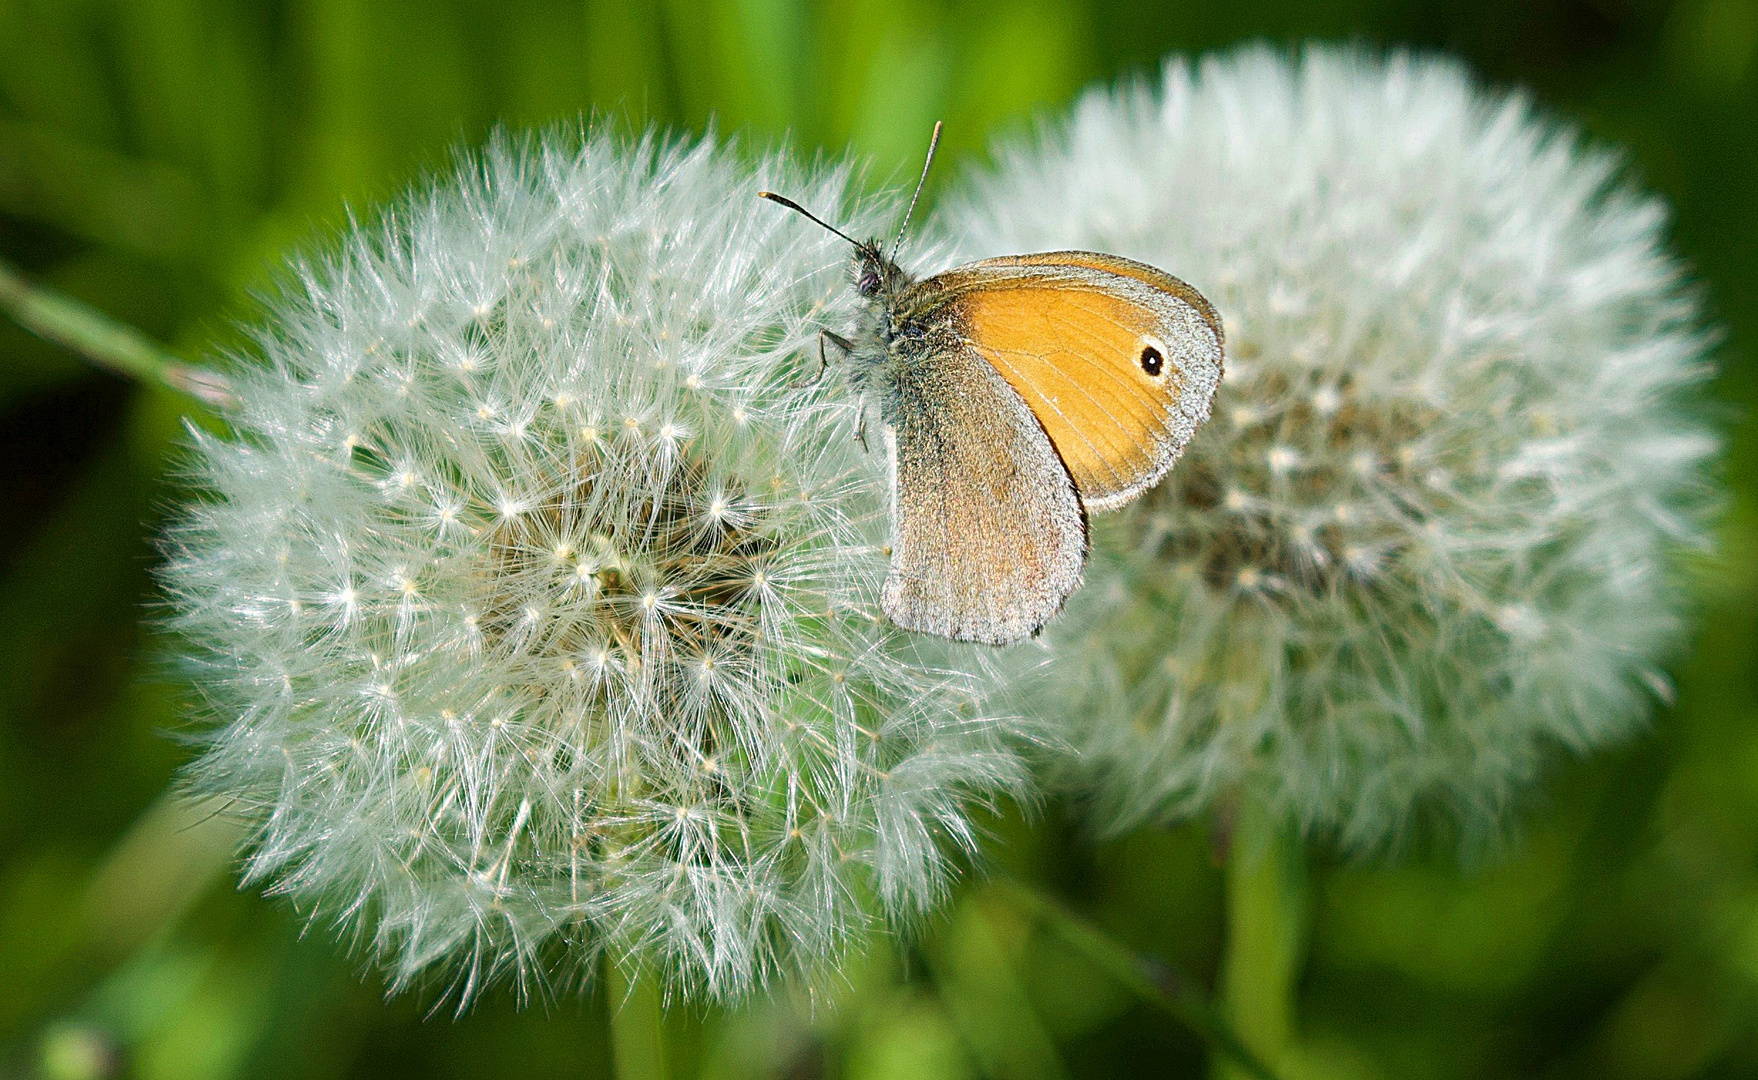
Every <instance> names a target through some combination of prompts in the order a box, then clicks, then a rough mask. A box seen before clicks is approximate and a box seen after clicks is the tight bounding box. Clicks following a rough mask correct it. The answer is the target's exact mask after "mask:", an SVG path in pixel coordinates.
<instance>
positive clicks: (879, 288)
mask: <svg viewBox="0 0 1758 1080" xmlns="http://www.w3.org/2000/svg"><path fill="white" fill-rule="evenodd" d="M940 127H941V125H940V124H939V123H938V122H936V123H935V125H934V135H933V137H932V138H930V139H929V140H928V159H927V160H926V161H924V162H923V163H922V178H921V179H920V180H918V181H916V191H915V194H913V195H911V196H910V205H909V209H908V210H905V211H904V215H903V223H902V224H901V225H899V226H898V229H897V240H896V241H895V242H893V243H892V245H891V248H892V251H894V252H895V251H897V250H898V249H899V248H901V247H902V246H903V237H904V232H905V231H906V230H907V229H908V228H909V222H910V218H911V217H912V216H913V215H914V214H915V212H916V202H917V200H919V199H920V198H921V197H922V186H923V185H924V184H926V183H927V182H928V169H929V168H930V167H931V166H932V165H933V164H934V150H935V148H936V147H938V146H939V145H940ZM757 194H758V195H759V196H760V197H762V198H765V199H768V200H769V201H770V202H774V203H780V204H781V205H782V206H785V207H787V208H788V209H789V210H792V211H794V212H796V213H798V214H801V215H803V216H805V217H806V219H807V220H809V221H812V222H815V223H816V224H818V225H820V226H822V227H824V228H825V229H828V230H829V231H830V232H833V233H835V234H836V235H837V236H840V237H842V238H843V239H844V240H847V241H848V242H849V243H851V244H853V245H854V247H855V265H854V282H855V291H856V292H857V293H859V294H860V295H861V299H863V300H878V299H880V298H882V297H885V296H889V295H892V294H895V293H897V292H898V291H900V290H901V289H902V288H903V287H904V286H906V285H908V284H909V283H910V276H909V275H908V274H906V273H904V271H903V268H902V267H900V266H898V265H897V260H895V259H893V258H891V257H890V256H888V255H886V254H885V249H884V248H883V247H881V246H880V243H879V241H877V240H869V241H867V242H866V243H864V244H863V243H861V242H860V241H859V240H856V239H855V238H854V237H852V236H850V235H849V234H848V233H845V232H843V231H842V230H841V229H839V228H837V227H836V226H834V225H832V224H830V223H829V222H827V221H825V220H824V219H822V218H820V217H819V216H818V215H816V214H814V213H812V212H811V211H810V210H807V209H806V208H805V207H803V206H801V205H800V204H799V203H797V202H794V201H793V200H792V199H789V198H786V197H785V196H781V195H777V194H776V193H775V192H773V191H759V192H758V193H757Z"/></svg>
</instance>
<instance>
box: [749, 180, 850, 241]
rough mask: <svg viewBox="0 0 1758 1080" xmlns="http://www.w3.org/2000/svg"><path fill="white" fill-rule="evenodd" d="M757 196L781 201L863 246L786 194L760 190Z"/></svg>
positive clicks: (809, 218) (791, 208)
mask: <svg viewBox="0 0 1758 1080" xmlns="http://www.w3.org/2000/svg"><path fill="white" fill-rule="evenodd" d="M757 197H758V198H759V199H768V200H769V201H770V202H773V203H780V204H781V205H783V206H785V207H787V208H788V209H789V210H792V211H793V212H794V213H796V214H801V215H803V216H804V217H805V218H806V220H808V221H811V222H813V223H814V224H816V225H820V226H822V227H824V228H826V229H829V230H830V231H831V232H833V233H835V234H836V235H838V236H840V237H842V238H843V239H844V240H847V241H848V242H849V243H851V244H853V245H854V246H856V247H860V246H861V242H860V241H859V240H856V239H855V238H854V237H852V236H850V235H849V234H848V233H845V232H843V231H842V230H841V229H839V228H837V227H836V226H835V225H832V224H830V223H829V222H827V221H825V220H824V219H823V218H820V217H819V216H818V215H817V214H814V213H812V211H810V210H808V209H806V208H805V207H803V206H801V205H800V204H799V203H797V202H794V201H793V200H792V199H790V198H788V197H787V196H786V195H777V194H776V193H775V192H773V191H759V192H758V193H757Z"/></svg>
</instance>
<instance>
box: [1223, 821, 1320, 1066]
mask: <svg viewBox="0 0 1758 1080" xmlns="http://www.w3.org/2000/svg"><path fill="white" fill-rule="evenodd" d="M1226 948H1227V951H1226V955H1225V958H1224V959H1223V961H1222V966H1221V1000H1222V1007H1223V1009H1225V1011H1226V1014H1227V1017H1228V1019H1229V1020H1230V1021H1231V1022H1232V1024H1233V1029H1234V1030H1235V1031H1237V1032H1238V1033H1239V1036H1240V1037H1241V1038H1242V1039H1244V1040H1245V1042H1246V1044H1247V1045H1248V1046H1249V1047H1250V1048H1251V1050H1252V1051H1253V1052H1254V1053H1255V1054H1257V1055H1258V1056H1259V1057H1261V1058H1262V1059H1263V1060H1266V1061H1269V1062H1273V1063H1278V1064H1280V1063H1283V1062H1285V1061H1286V1059H1287V1058H1288V1057H1289V1055H1290V1054H1291V1053H1292V1052H1293V1051H1294V1049H1295V1016H1294V987H1295V983H1296V982H1297V981H1298V979H1299V976H1300V969H1301V965H1302V963H1303V962H1304V960H1305V951H1306V868H1305V865H1304V862H1303V860H1302V858H1301V851H1300V845H1299V843H1298V842H1297V841H1296V840H1295V839H1294V838H1292V837H1290V836H1288V835H1287V834H1286V829H1285V828H1284V827H1283V826H1282V825H1281V824H1280V823H1278V822H1276V821H1274V820H1273V819H1272V818H1271V816H1270V814H1269V812H1268V811H1267V810H1266V809H1264V808H1263V807H1262V806H1260V805H1258V804H1257V803H1256V802H1255V801H1253V800H1247V801H1246V802H1245V803H1244V804H1243V805H1242V806H1241V807H1240V812H1239V818H1238V820H1237V821H1236V822H1235V824H1234V828H1233V835H1232V839H1231V850H1230V852H1229V853H1228V856H1227V944H1226ZM1214 1075H1215V1076H1216V1078H1217V1080H1238V1078H1239V1077H1241V1076H1244V1075H1246V1074H1245V1073H1243V1072H1241V1071H1240V1070H1239V1069H1238V1068H1237V1067H1235V1065H1234V1064H1233V1063H1232V1062H1228V1061H1221V1060H1217V1061H1216V1062H1215V1067H1214Z"/></svg>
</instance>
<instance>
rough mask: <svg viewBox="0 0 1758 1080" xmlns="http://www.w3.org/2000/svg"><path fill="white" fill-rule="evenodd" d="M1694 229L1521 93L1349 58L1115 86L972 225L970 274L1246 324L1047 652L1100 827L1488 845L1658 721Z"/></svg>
mask: <svg viewBox="0 0 1758 1080" xmlns="http://www.w3.org/2000/svg"><path fill="white" fill-rule="evenodd" d="M1665 217H1666V215H1665V213H1664V212H1663V210H1662V208H1661V207H1660V206H1659V205H1657V203H1656V202H1655V201H1654V200H1652V199H1650V198H1647V197H1644V196H1641V195H1639V194H1636V193H1634V192H1632V191H1631V190H1630V189H1629V187H1628V186H1627V185H1626V184H1625V183H1623V182H1622V181H1621V179H1620V178H1619V168H1618V162H1617V160H1616V158H1615V157H1613V156H1611V155H1609V154H1607V153H1606V152H1604V151H1602V150H1597V149H1593V148H1589V147H1586V146H1584V145H1583V143H1582V140H1581V139H1580V137H1579V136H1578V135H1576V134H1575V133H1574V132H1572V131H1570V130H1567V129H1565V128H1563V127H1560V126H1559V125H1557V124H1555V123H1553V122H1550V121H1547V120H1545V119H1543V118H1541V117H1538V116H1536V115H1535V114H1534V111H1533V109H1532V108H1531V106H1530V104H1529V103H1528V102H1527V101H1526V99H1525V98H1523V97H1521V96H1519V95H1503V94H1493V93H1487V92H1484V91H1482V90H1480V89H1479V88H1478V87H1477V86H1476V85H1475V84H1474V81H1473V79H1472V78H1471V77H1470V76H1469V75H1468V74H1467V73H1466V72H1465V71H1464V70H1463V69H1462V68H1461V67H1460V66H1459V65H1458V64H1456V63H1454V62H1451V61H1445V60H1435V59H1418V58H1411V57H1408V56H1403V55H1393V56H1390V57H1378V56H1373V55H1369V54H1366V53H1363V52H1360V51H1355V50H1347V49H1334V48H1310V49H1307V50H1306V51H1305V52H1304V53H1303V54H1302V55H1300V56H1299V57H1298V58H1290V57H1288V56H1286V55H1284V54H1282V53H1279V52H1276V51H1273V50H1271V49H1268V48H1263V47H1253V48H1246V49H1242V50H1238V51H1235V52H1232V53H1228V54H1223V55H1219V56H1215V57H1210V58H1206V59H1204V60H1202V61H1200V62H1198V63H1197V64H1195V65H1192V64H1190V63H1187V62H1185V61H1183V60H1175V61H1173V62H1172V63H1171V64H1170V65H1169V66H1168V67H1167V69H1166V71H1165V77H1164V81H1163V83H1162V84H1161V85H1160V86H1159V87H1158V88H1157V89H1150V88H1147V87H1143V86H1138V87H1131V88H1126V89H1121V90H1115V91H1111V90H1099V91H1094V92H1091V93H1088V94H1087V95H1086V96H1085V97H1084V98H1082V99H1081V100H1080V102H1079V103H1078V104H1077V105H1076V106H1075V109H1074V112H1073V115H1072V117H1071V119H1070V120H1068V121H1067V122H1066V123H1065V124H1064V125H1062V126H1061V127H1060V128H1058V129H1054V130H1051V131H1049V132H1048V133H1046V134H1044V135H1043V136H1041V137H1040V138H1039V139H1038V140H1037V141H1035V142H1033V143H1030V144H1016V145H1015V146H1013V147H1012V148H1010V149H1005V150H1004V151H1003V153H1002V154H1001V156H1000V159H999V164H998V166H997V168H996V170H995V171H994V172H993V173H992V174H989V175H987V176H982V177H978V178H976V180H975V182H974V183H973V184H971V185H970V186H969V188H968V189H967V191H966V194H965V195H964V197H963V198H962V200H961V201H955V202H954V203H953V204H952V205H951V207H950V208H949V210H948V211H947V212H946V213H945V215H944V216H943V219H942V223H943V224H944V225H945V226H946V227H947V228H948V229H949V231H950V232H952V233H953V234H954V235H958V236H961V237H963V238H965V240H964V242H965V243H966V245H967V247H968V252H967V253H968V254H970V255H973V256H984V255H993V254H1002V253H1007V252H1018V251H1042V250H1053V249H1059V248H1077V249H1089V250H1095V251H1105V252H1112V253H1115V254H1118V255H1123V256H1127V257H1131V258H1135V259H1140V260H1142V261H1144V262H1147V263H1150V264H1153V265H1155V266H1158V267H1161V268H1163V269H1165V270H1167V271H1168V272H1170V273H1173V274H1176V275H1178V276H1179V277H1182V278H1184V279H1186V280H1188V281H1189V282H1190V283H1191V284H1192V285H1194V286H1196V287H1197V288H1198V289H1199V290H1201V291H1202V292H1203V293H1204V295H1206V296H1207V297H1208V298H1209V299H1210V300H1211V301H1213V302H1214V303H1215V305H1216V307H1217V308H1218V310H1219V311H1220V312H1221V315H1222V317H1223V321H1224V323H1225V326H1226V331H1227V344H1228V357H1227V373H1226V377H1225V379H1224V380H1223V382H1222V385H1221V387H1220V390H1219V393H1218V395H1217V399H1216V403H1215V415H1216V418H1217V419H1216V421H1215V422H1211V423H1210V424H1208V425H1207V426H1206V427H1205V428H1204V429H1203V430H1202V431H1200V432H1198V434H1197V436H1196V437H1195V439H1194V440H1193V441H1192V443H1191V445H1190V446H1189V448H1188V449H1187V450H1186V451H1185V454H1184V457H1183V458H1182V459H1181V461H1180V462H1179V464H1178V466H1177V468H1176V469H1175V470H1173V472H1172V473H1171V474H1170V475H1169V477H1168V478H1167V479H1166V480H1165V481H1164V482H1163V483H1162V484H1161V485H1160V486H1159V487H1158V488H1156V489H1155V490H1154V491H1152V492H1150V493H1148V495H1147V496H1145V497H1144V498H1142V499H1141V500H1139V502H1138V503H1136V504H1135V505H1133V506H1132V507H1131V508H1130V509H1129V510H1127V511H1126V512H1124V513H1122V514H1118V515H1113V516H1109V517H1101V518H1095V520H1094V542H1095V551H1096V554H1095V562H1094V566H1093V569H1092V571H1091V573H1090V574H1089V584H1088V585H1087V586H1086V588H1085V589H1083V590H1082V591H1081V592H1080V593H1079V594H1077V595H1076V597H1075V598H1074V600H1073V601H1072V602H1071V606H1070V612H1069V615H1068V617H1067V618H1065V619H1064V620H1062V621H1061V622H1058V623H1056V624H1053V625H1052V627H1051V628H1050V630H1049V631H1048V632H1047V636H1048V638H1049V641H1050V643H1051V645H1052V647H1053V648H1054V649H1055V651H1056V652H1057V654H1058V661H1057V663H1058V669H1057V677H1056V680H1055V682H1056V684H1057V685H1058V686H1059V687H1060V689H1061V693H1060V696H1058V697H1056V698H1055V708H1056V709H1057V710H1058V711H1060V712H1061V713H1064V714H1067V715H1069V716H1071V717H1073V718H1074V721H1073V722H1074V724H1075V729H1076V736H1075V742H1076V744H1077V746H1078V748H1079V749H1080V750H1081V762H1082V764H1080V765H1078V766H1075V767H1072V768H1070V769H1069V770H1068V775H1069V777H1070V778H1071V779H1072V780H1073V781H1074V782H1075V783H1076V784H1078V785H1079V787H1080V788H1081V789H1082V790H1084V791H1085V792H1086V793H1087V794H1088V795H1089V796H1090V797H1091V806H1092V810H1093V819H1094V822H1095V824H1096V825H1097V826H1098V827H1099V828H1100V829H1101V830H1110V831H1120V830H1126V829H1129V828H1133V827H1136V826H1138V825H1140V824H1142V823H1145V822H1151V821H1167V820H1172V819H1176V818H1180V817H1183V816H1187V815H1190V814H1195V813H1199V812H1201V811H1203V810H1205V809H1207V808H1209V807H1211V806H1213V805H1215V804H1216V803H1217V802H1222V801H1228V800H1235V799H1238V798H1252V799H1256V800H1262V801H1264V802H1266V803H1267V804H1269V805H1270V806H1271V807H1272V808H1273V809H1274V810H1275V811H1276V812H1278V813H1281V814H1282V815H1284V816H1285V817H1286V818H1288V819H1291V820H1292V821H1293V822H1294V823H1296V824H1297V825H1299V826H1300V827H1302V828H1304V829H1307V830H1316V831H1324V832H1328V833H1331V834H1333V835H1334V836H1336V837H1338V838H1339V839H1340V841H1341V842H1342V843H1343V844H1344V845H1345V846H1347V847H1351V848H1355V849H1373V848H1377V847H1381V846H1383V845H1386V844H1388V843H1392V842H1395V841H1396V840H1398V839H1399V838H1400V837H1401V836H1403V835H1406V834H1407V831H1408V829H1409V827H1410V826H1411V824H1412V822H1413V820H1432V821H1448V822H1450V825H1451V826H1452V827H1462V829H1463V830H1464V831H1465V832H1466V833H1467V834H1468V835H1469V836H1471V837H1477V838H1483V837H1487V836H1489V835H1491V834H1493V833H1494V832H1495V831H1497V830H1498V829H1499V827H1500V825H1499V823H1500V822H1502V821H1504V820H1505V818H1506V810H1507V808H1508V806H1509V804H1510V803H1511V802H1512V801H1513V800H1514V799H1515V798H1516V797H1517V795H1518V794H1519V792H1520V791H1521V790H1522V789H1523V788H1524V787H1525V786H1527V785H1528V784H1529V783H1530V781H1531V780H1532V779H1533V777H1534V775H1535V773H1536V771H1537V770H1538V768H1539V766H1540V764H1541V762H1542V761H1543V759H1544V757H1545V755H1546V754H1547V753H1549V752H1551V751H1552V750H1554V749H1556V748H1563V749H1567V750H1571V751H1576V752H1581V751H1586V750H1589V749H1592V748H1594V747H1597V746H1602V745H1605V744H1607V743H1609V742H1612V741H1615V740H1616V739H1618V738H1619V737H1621V736H1623V735H1625V734H1627V733H1628V732H1630V731H1631V730H1632V729H1633V727H1634V726H1635V725H1637V724H1638V723H1639V722H1640V721H1641V719H1642V717H1643V716H1644V715H1645V712H1646V709H1647V702H1648V691H1647V690H1645V689H1644V687H1645V685H1647V684H1648V682H1649V681H1650V680H1651V679H1653V678H1657V677H1658V669H1657V667H1656V664H1657V663H1658V662H1659V661H1660V660H1661V659H1662V658H1663V657H1664V656H1665V655H1666V653H1667V651H1668V649H1669V648H1670V647H1671V645H1672V644H1673V643H1674V642H1675V640H1676V638H1677V635H1678V632H1679V628H1680V621H1681V589H1680V588H1679V583H1678V579H1677V575H1676V574H1675V573H1673V572H1671V571H1670V570H1669V552H1671V551H1672V550H1673V549H1676V548H1679V547H1689V546H1693V545H1698V544H1700V543H1701V542H1702V541H1703V539H1704V521H1705V515H1704V508H1705V506H1706V505H1708V504H1709V503H1710V502H1712V501H1713V500H1712V499H1709V498H1706V493H1707V485H1708V481H1707V479H1706V478H1705V465H1706V463H1707V462H1708V461H1709V460H1710V459H1711V458H1712V457H1713V455H1714V453H1715V450H1716V441H1715V439H1714V438H1713V437H1712V436H1711V435H1710V434H1708V433H1707V432H1706V431H1705V430H1704V429H1703V428H1702V427H1701V426H1700V425H1699V423H1698V422H1697V421H1696V420H1694V419H1693V418H1692V415H1691V409H1690V405H1689V398H1690V391H1691V387H1692V386H1693V384H1695V383H1697V382H1699V381H1700V380H1701V379H1702V378H1703V377H1704V375H1705V373H1706V363H1705V354H1706V344H1707V343H1706V335H1705V334H1704V332H1703V329H1702V322H1701V317H1700V313H1699V310H1698V308H1697V305H1696V303H1695V301H1694V298H1693V296H1692V295H1691V293H1690V292H1689V290H1688V289H1686V288H1685V287H1684V286H1683V284H1682V277H1681V271H1680V268H1679V267H1678V265H1677V264H1676V263H1675V262H1674V261H1673V260H1672V259H1671V258H1669V257H1668V255H1667V254H1666V252H1665V249H1664V245H1663V234H1664V224H1665ZM1429 811H1435V814H1433V815H1429V813H1428V812H1429Z"/></svg>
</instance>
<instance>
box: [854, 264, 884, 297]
mask: <svg viewBox="0 0 1758 1080" xmlns="http://www.w3.org/2000/svg"><path fill="white" fill-rule="evenodd" d="M855 289H856V290H857V291H858V292H859V293H860V294H861V295H862V296H872V295H873V294H874V293H877V292H878V291H879V275H878V274H876V273H874V272H873V271H871V270H867V271H864V272H863V273H862V274H861V277H860V280H859V281H857V282H855Z"/></svg>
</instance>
